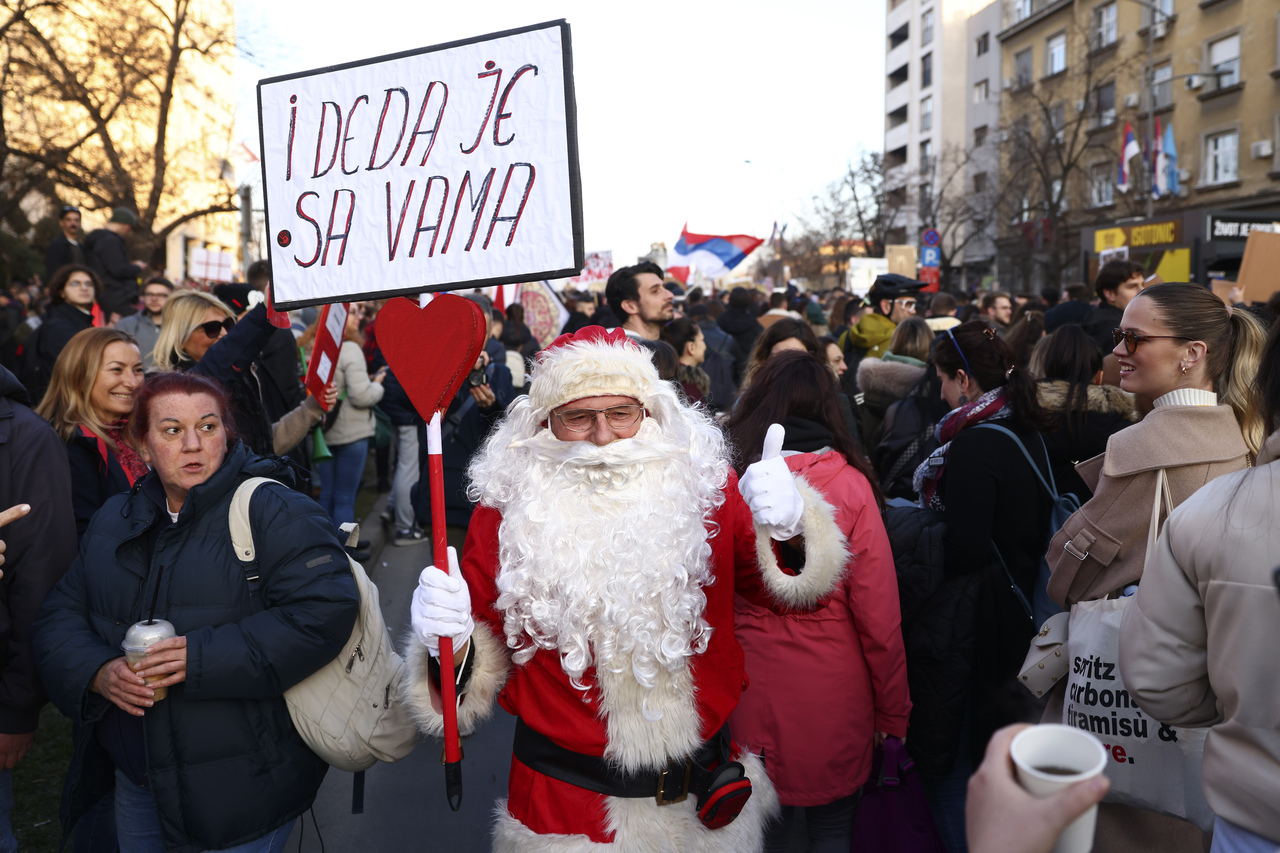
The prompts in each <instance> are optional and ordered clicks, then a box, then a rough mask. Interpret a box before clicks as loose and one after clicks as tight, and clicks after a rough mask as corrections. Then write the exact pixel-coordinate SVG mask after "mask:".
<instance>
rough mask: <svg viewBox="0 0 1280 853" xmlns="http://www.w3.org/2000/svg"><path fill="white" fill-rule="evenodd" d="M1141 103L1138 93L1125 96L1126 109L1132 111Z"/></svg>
mask: <svg viewBox="0 0 1280 853" xmlns="http://www.w3.org/2000/svg"><path fill="white" fill-rule="evenodd" d="M1139 101H1141V98H1140V97H1139V96H1138V94H1137V93H1136V92H1130V93H1129V94H1127V95H1125V96H1124V106H1125V109H1130V110H1132V109H1136V108H1137V106H1138V103H1139Z"/></svg>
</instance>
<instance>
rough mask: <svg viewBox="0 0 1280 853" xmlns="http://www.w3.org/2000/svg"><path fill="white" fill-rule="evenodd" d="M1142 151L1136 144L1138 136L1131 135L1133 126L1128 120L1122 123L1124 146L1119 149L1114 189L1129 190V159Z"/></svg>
mask: <svg viewBox="0 0 1280 853" xmlns="http://www.w3.org/2000/svg"><path fill="white" fill-rule="evenodd" d="M1141 153H1142V148H1141V147H1140V146H1139V145H1138V138H1137V137H1136V136H1134V135H1133V128H1132V127H1131V126H1130V125H1129V122H1127V121H1126V122H1125V123H1124V148H1123V149H1122V150H1121V151H1120V169H1119V171H1118V173H1117V175H1116V189H1118V190H1120V192H1122V193H1127V192H1128V191H1129V179H1130V178H1131V177H1132V175H1131V174H1130V170H1129V161H1130V160H1132V159H1133V158H1134V157H1137V156H1138V155H1140V154H1141Z"/></svg>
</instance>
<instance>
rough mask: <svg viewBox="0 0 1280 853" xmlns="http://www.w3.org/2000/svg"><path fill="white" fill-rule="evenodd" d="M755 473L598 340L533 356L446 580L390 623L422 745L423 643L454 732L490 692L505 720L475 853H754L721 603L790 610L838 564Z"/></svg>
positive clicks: (781, 490)
mask: <svg viewBox="0 0 1280 853" xmlns="http://www.w3.org/2000/svg"><path fill="white" fill-rule="evenodd" d="M773 433H776V435H775V436H773V437H774V438H775V439H776V441H777V446H778V447H781V438H782V436H781V427H777V426H775V427H774V428H773ZM764 456H765V459H763V460H762V461H761V462H759V463H757V464H756V465H753V466H751V467H750V468H748V469H747V472H746V473H745V474H744V475H743V478H742V481H741V483H739V482H738V481H737V478H736V477H735V475H734V473H733V470H732V468H731V466H730V464H729V457H728V452H727V450H726V445H725V440H724V438H723V436H722V435H721V433H720V431H719V430H718V429H717V427H716V426H715V424H714V423H713V422H712V421H711V420H710V419H709V418H708V417H707V416H706V414H705V413H703V412H701V411H699V410H697V409H693V408H690V407H689V406H687V405H684V404H683V403H682V402H681V400H680V398H679V397H678V395H677V392H676V390H675V388H674V386H673V385H671V384H670V383H666V382H663V381H661V380H660V379H659V378H658V373H657V370H656V369H655V368H654V366H653V363H652V362H651V361H650V359H649V356H648V354H647V353H646V352H645V351H644V350H642V349H641V348H640V347H639V346H637V345H636V344H634V343H632V342H631V341H629V340H628V339H627V338H626V337H625V335H624V334H623V332H622V330H620V329H615V330H612V331H609V332H606V331H605V330H603V329H602V328H600V327H595V326H592V327H587V328H585V329H583V330H581V331H580V332H578V333H577V334H575V335H562V336H561V337H560V338H559V339H557V340H556V341H555V342H554V343H553V344H552V345H551V346H550V347H548V348H547V349H546V350H544V351H543V352H542V353H540V354H539V357H538V360H537V362H536V365H535V367H534V369H533V378H532V384H531V386H530V390H529V395H528V396H527V397H521V398H520V399H518V400H516V401H515V402H514V403H512V405H511V407H510V408H509V410H508V412H507V416H506V418H505V420H504V421H503V422H502V423H501V424H500V425H499V426H498V427H497V428H496V429H495V430H494V432H493V433H492V434H491V435H490V437H489V438H488V440H487V441H486V442H485V444H484V446H483V447H482V448H481V450H480V452H479V453H478V454H477V456H476V457H475V459H474V460H473V461H472V464H471V467H470V470H469V477H470V479H471V482H472V486H471V491H472V494H473V496H474V497H475V498H476V499H478V501H479V503H480V505H479V507H478V508H477V509H476V511H475V514H474V515H473V516H472V519H471V527H470V530H469V532H468V536H467V541H466V546H465V548H464V552H463V560H462V566H461V570H460V571H459V569H458V566H457V562H456V561H457V558H456V556H454V555H453V554H452V553H451V555H450V563H451V565H450V573H449V574H448V575H446V574H445V573H444V572H443V571H440V570H437V569H436V568H431V567H428V568H427V569H426V570H424V571H423V573H422V577H421V579H420V583H419V586H418V589H417V590H416V591H415V593H414V599H413V605H412V608H411V609H412V622H413V635H414V637H413V640H414V642H413V643H412V648H411V651H410V666H411V673H412V691H411V701H412V702H413V704H414V707H415V711H416V713H417V714H418V718H419V721H420V724H421V725H422V727H423V728H424V729H425V730H426V731H428V732H430V733H433V734H436V735H439V734H440V732H441V730H442V722H441V717H440V714H439V708H440V704H439V703H440V699H439V694H438V689H437V688H438V684H439V677H440V676H439V668H438V666H437V665H436V661H435V660H434V658H431V657H429V655H438V654H439V649H438V641H439V637H441V636H450V637H452V638H453V641H454V649H455V650H456V651H455V663H456V665H457V667H458V669H457V672H458V683H459V693H460V696H461V697H462V698H461V701H460V703H459V708H458V723H459V728H460V730H461V731H462V732H463V733H467V732H469V731H471V730H473V729H474V727H475V726H476V724H477V723H478V722H480V721H481V720H483V719H484V718H486V717H487V716H488V715H489V714H490V713H491V712H492V702H493V699H494V697H495V696H496V697H497V699H498V701H499V702H500V703H501V704H502V707H503V708H505V709H506V710H507V711H508V712H510V713H512V714H515V715H516V716H518V717H519V722H518V724H517V728H516V738H515V746H514V760H513V761H512V765H511V776H510V782H509V787H508V791H509V798H508V800H507V801H506V802H504V803H501V804H500V806H499V808H498V817H497V823H496V826H495V829H494V849H495V850H502V851H516V853H533V852H534V851H549V850H556V851H566V852H567V853H588V851H595V853H603V851H620V853H621V851H637V853H638V851H645V853H677V851H679V853H697V851H701V852H702V853H730V851H733V852H734V853H738V851H754V850H759V849H760V846H761V844H762V833H763V830H764V826H765V825H766V824H767V823H768V821H769V820H770V819H771V817H772V816H773V814H775V813H776V811H777V808H778V804H777V796H776V793H775V791H774V789H773V786H772V784H771V783H770V782H769V780H768V777H767V776H766V775H765V773H764V767H763V764H762V762H761V761H760V759H759V758H758V757H756V756H754V755H751V754H750V753H748V752H746V751H745V750H744V749H743V748H742V747H740V746H738V745H737V744H733V743H731V742H730V740H729V737H728V732H727V729H726V727H725V721H726V720H727V719H728V717H729V714H730V712H731V711H732V710H733V709H734V707H735V706H736V705H737V703H738V698H739V695H740V694H741V691H742V690H743V688H744V685H745V683H746V678H745V673H744V671H743V653H742V649H741V647H740V646H739V645H738V642H737V640H736V638H735V637H734V630H733V618H734V615H733V614H734V606H733V600H734V595H735V593H737V594H740V595H743V596H745V597H746V598H747V599H748V600H751V601H753V602H756V603H758V604H761V605H763V606H766V607H769V608H771V609H774V610H777V611H780V612H786V611H789V610H795V609H806V608H810V607H812V606H814V605H815V604H816V603H817V602H818V601H819V600H820V599H821V598H822V597H823V596H825V595H827V594H828V593H829V592H830V591H831V590H832V589H833V587H834V584H835V583H836V581H837V580H838V578H839V577H840V575H841V573H842V571H843V568H844V564H845V561H846V559H847V555H846V545H845V542H844V539H843V537H842V536H841V535H840V533H839V531H838V529H837V528H836V527H835V525H834V521H833V514H832V509H831V506H830V505H829V504H827V503H826V502H825V501H823V500H822V498H821V497H820V496H819V495H818V493H817V492H815V491H814V490H813V489H812V488H811V487H810V486H808V484H806V483H805V482H804V481H803V480H798V479H795V480H793V478H792V477H791V475H790V473H789V471H788V470H787V468H786V465H785V462H784V461H783V460H782V458H781V457H780V456H778V455H777V452H776V451H774V452H772V453H770V452H766V453H765V454H764ZM802 555H803V556H802ZM801 560H803V573H801V574H796V573H794V571H793V570H792V569H790V568H788V566H791V567H796V566H799V565H801ZM739 810H740V813H739ZM735 815H736V819H734V816H735Z"/></svg>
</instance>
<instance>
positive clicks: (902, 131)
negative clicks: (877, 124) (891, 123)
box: [884, 122, 911, 151]
mask: <svg viewBox="0 0 1280 853" xmlns="http://www.w3.org/2000/svg"><path fill="white" fill-rule="evenodd" d="M910 141H911V125H909V124H907V123H905V122H904V123H902V124H900V125H898V126H897V127H892V128H889V129H888V130H886V131H885V132H884V150H885V151H894V150H896V149H899V148H905V147H906V146H907V143H909V142H910Z"/></svg>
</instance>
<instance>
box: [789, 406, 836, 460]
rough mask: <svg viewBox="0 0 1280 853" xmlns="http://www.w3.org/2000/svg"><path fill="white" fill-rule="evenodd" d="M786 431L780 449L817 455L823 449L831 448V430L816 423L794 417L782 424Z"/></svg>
mask: <svg viewBox="0 0 1280 853" xmlns="http://www.w3.org/2000/svg"><path fill="white" fill-rule="evenodd" d="M782 425H783V426H784V427H785V428H786V430H787V437H786V438H785V439H784V441H783V444H782V449H783V450H784V451H787V450H790V451H794V452H796V453H817V452H818V451H819V450H822V449H823V448H829V447H832V446H833V444H834V442H833V441H832V439H831V430H829V429H827V428H826V427H825V426H823V425H822V424H820V423H818V422H817V421H811V420H809V419H808V418H798V417H796V416H794V415H792V416H790V417H788V418H787V419H786V420H785V421H783V422H782Z"/></svg>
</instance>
